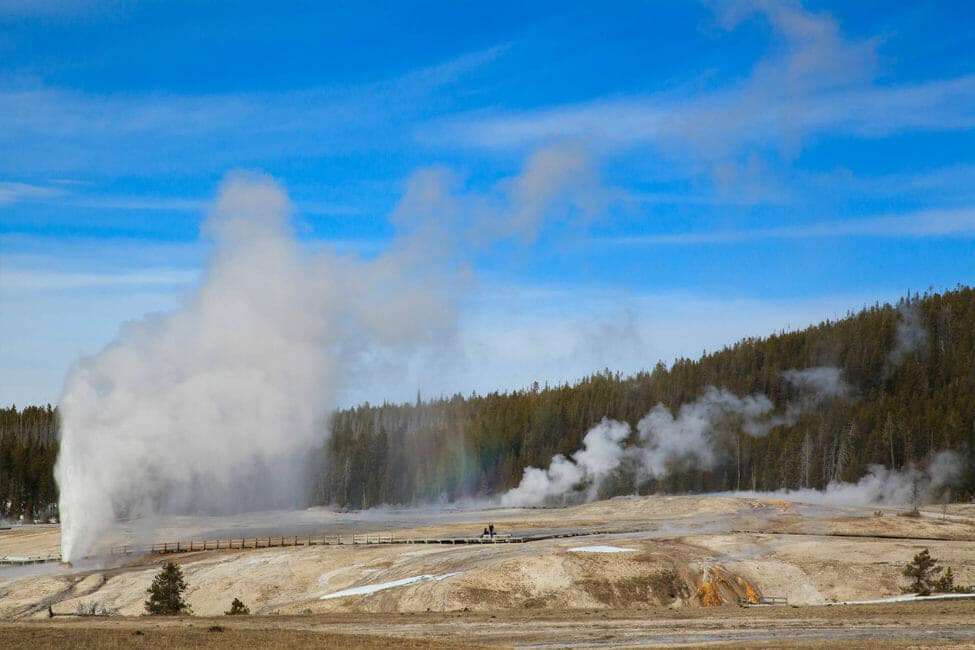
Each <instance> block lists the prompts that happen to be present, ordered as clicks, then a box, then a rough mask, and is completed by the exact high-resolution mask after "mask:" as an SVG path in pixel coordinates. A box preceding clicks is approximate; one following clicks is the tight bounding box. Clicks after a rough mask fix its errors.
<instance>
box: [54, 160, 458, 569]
mask: <svg viewBox="0 0 975 650" xmlns="http://www.w3.org/2000/svg"><path fill="white" fill-rule="evenodd" d="M290 213H291V207H290V204H289V201H288V199H287V196H286V195H285V193H284V191H283V190H282V189H281V188H280V187H279V186H277V185H276V184H275V183H274V182H273V181H272V180H270V179H269V178H267V177H263V176H255V175H247V174H242V173H234V174H231V175H230V176H229V177H228V179H227V180H226V181H225V182H224V184H223V186H222V188H221V191H220V194H219V197H218V200H217V202H216V206H215V208H214V210H213V212H212V214H211V215H210V216H209V217H208V219H207V221H206V222H205V224H204V227H203V231H204V234H205V235H207V236H208V237H209V238H210V239H211V240H212V244H213V254H212V258H211V260H210V263H209V266H208V269H207V273H206V278H205V280H204V282H203V284H202V286H201V287H200V288H199V289H198V290H197V291H196V292H195V293H194V294H192V295H190V296H188V297H187V299H186V301H185V304H184V305H183V307H182V308H181V309H180V310H178V311H176V312H174V313H172V314H167V315H155V316H148V317H145V318H144V319H142V320H139V321H137V322H132V323H129V324H127V325H126V326H124V327H123V329H122V331H121V333H120V334H119V337H118V339H117V340H116V341H115V342H114V343H112V344H111V345H110V346H108V347H107V348H105V349H104V350H103V351H101V352H100V353H99V354H97V355H96V356H94V357H92V358H88V359H85V360H83V361H81V362H80V363H78V364H77V365H76V366H75V367H74V368H73V369H72V371H71V373H70V375H69V377H68V380H67V382H66V385H65V392H64V395H63V397H62V400H61V403H60V408H61V412H62V416H63V428H62V441H61V451H60V456H59V458H58V462H57V466H56V469H55V474H56V477H57V481H58V484H59V486H60V492H61V503H60V513H61V520H62V556H63V558H64V559H65V560H66V561H72V560H76V559H79V558H81V557H84V556H85V555H86V554H88V553H89V552H90V551H92V550H93V549H94V547H95V546H96V545H97V544H98V543H99V542H100V538H101V536H102V534H103V533H104V531H106V530H107V529H108V528H109V527H110V526H111V525H112V523H113V522H114V521H115V520H116V519H117V518H118V517H119V516H127V517H141V518H144V519H146V520H147V521H148V520H151V518H152V515H154V514H156V513H162V512H177V513H196V512H205V513H207V514H220V513H228V512H234V511H241V510H245V509H254V508H265V507H285V506H299V505H303V504H304V503H305V501H306V500H307V497H308V495H307V494H306V482H305V480H304V471H303V469H304V458H305V457H306V453H307V451H308V450H309V449H310V448H311V447H313V446H314V445H316V444H320V442H321V437H322V434H323V430H324V417H325V415H326V414H327V413H328V412H329V410H330V409H331V408H332V407H334V400H335V396H336V393H337V386H336V382H337V376H338V373H339V372H341V373H342V378H343V380H348V379H349V377H348V376H347V372H348V368H349V367H350V366H352V365H354V364H353V358H355V357H357V356H358V357H362V356H364V355H366V354H367V351H368V355H369V358H370V359H374V358H376V357H381V356H382V354H383V352H384V351H388V350H390V349H391V348H395V347H396V346H399V345H405V344H408V343H415V342H416V341H417V340H421V339H423V338H424V337H430V336H432V335H431V328H434V329H435V328H436V327H437V324H438V323H440V324H444V323H448V322H449V320H450V306H449V304H448V302H445V301H444V300H443V299H442V298H441V293H440V292H438V291H436V290H431V289H429V288H425V287H429V285H428V284H427V285H425V284H421V283H410V282H408V281H406V280H404V279H403V278H409V277H411V276H412V275H415V273H413V272H412V270H411V269H410V268H408V267H409V265H410V264H414V263H415V260H417V259H420V257H421V256H418V255H414V254H412V251H410V247H409V246H400V247H399V248H398V249H397V250H398V251H399V253H392V254H390V255H388V256H384V257H382V258H379V259H377V260H374V261H368V262H364V261H358V260H353V259H348V258H342V257H338V256H336V255H332V254H329V253H327V252H318V253H316V254H314V255H311V254H308V253H306V252H304V251H303V250H302V249H301V248H300V247H299V245H298V243H297V241H296V240H295V238H294V236H293V233H292V230H291V226H290ZM391 321H395V327H390V322H391ZM360 365H368V360H364V362H363V364H360Z"/></svg>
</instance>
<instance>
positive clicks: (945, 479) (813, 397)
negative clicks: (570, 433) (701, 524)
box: [501, 367, 961, 506]
mask: <svg viewBox="0 0 975 650" xmlns="http://www.w3.org/2000/svg"><path fill="white" fill-rule="evenodd" d="M782 376H783V379H785V381H786V382H787V383H789V384H791V385H792V386H793V387H795V388H796V389H798V395H797V397H796V399H794V400H792V401H790V402H789V403H788V404H787V405H786V407H785V410H784V414H779V413H776V412H775V408H774V405H773V404H772V402H771V400H769V399H768V398H767V397H766V396H765V395H749V396H746V397H739V396H738V395H735V394H734V393H732V392H730V391H728V390H725V389H719V388H715V387H714V386H708V387H707V388H706V389H705V390H704V394H703V395H702V396H701V398H700V399H698V400H697V401H695V402H690V403H686V404H683V405H681V407H680V409H679V410H678V411H677V412H676V413H672V412H671V411H670V410H669V409H668V408H667V407H666V406H664V405H663V404H657V405H656V406H655V407H654V408H653V409H651V411H650V412H649V413H648V414H647V415H645V416H644V417H643V418H642V419H641V420H640V421H639V422H638V423H637V427H636V434H637V435H636V442H635V443H634V444H627V443H626V441H627V440H628V439H629V438H630V434H631V430H630V427H629V425H628V424H626V423H623V422H617V421H615V420H607V419H604V420H603V421H602V422H600V423H599V424H598V425H596V426H595V427H593V428H592V429H591V430H590V431H589V432H588V433H587V434H586V436H585V437H584V438H583V449H582V450H581V451H578V452H576V453H575V454H573V455H572V457H571V458H566V457H565V456H563V455H561V454H559V455H556V456H555V457H554V458H553V459H552V461H551V463H550V465H549V467H548V469H545V470H542V469H538V468H536V467H528V468H526V469H525V472H524V475H523V476H522V480H521V483H519V485H518V486H517V487H515V488H514V489H512V490H509V491H508V492H506V493H505V494H503V495H502V496H501V504H502V505H505V506H534V505H541V504H546V503H552V502H555V501H562V502H571V501H590V500H592V499H594V498H595V497H596V495H597V494H598V492H599V488H600V485H601V484H602V483H603V481H605V480H606V479H607V478H608V477H610V476H611V475H613V474H614V473H615V472H617V470H619V469H620V468H621V467H624V466H625V467H627V468H628V469H630V470H632V471H633V472H634V474H635V476H636V477H637V479H638V480H646V479H652V478H656V479H660V478H663V477H665V476H667V475H668V474H670V473H671V472H674V471H676V470H679V469H698V470H707V469H710V468H712V467H714V465H715V464H716V463H717V462H718V460H719V458H720V454H721V453H722V452H721V447H720V444H721V441H722V440H724V441H728V440H729V439H731V438H732V437H733V436H735V435H737V434H739V433H744V434H747V435H749V436H764V435H766V434H767V433H768V432H769V431H770V430H771V429H772V428H773V427H776V426H791V425H793V424H795V423H796V421H797V420H798V418H799V417H800V416H801V415H802V414H803V413H806V412H809V411H810V410H812V409H814V408H816V407H817V406H818V405H820V404H821V403H823V402H824V401H826V400H829V399H842V398H846V397H848V396H849V394H850V388H849V386H848V385H847V384H846V382H845V381H844V380H843V377H842V373H841V371H840V370H839V369H838V368H832V367H815V368H806V369H803V370H787V371H785V372H784V373H782ZM960 469H961V460H960V458H959V456H958V455H957V454H956V453H954V452H951V451H943V452H939V453H938V454H935V455H934V456H932V458H931V459H930V460H929V462H928V463H927V465H926V467H925V469H924V470H921V469H919V468H916V467H909V468H906V469H904V470H902V471H890V470H887V469H886V468H884V467H882V466H872V467H871V468H870V471H869V473H868V474H867V476H865V477H864V478H863V479H861V480H860V481H859V482H858V483H857V484H855V485H854V484H848V483H841V482H833V483H831V484H830V485H829V486H828V488H827V489H826V490H825V492H819V491H816V490H801V491H799V492H790V493H784V492H779V493H776V494H779V495H782V494H797V495H801V496H803V497H808V498H804V500H809V501H812V502H830V503H847V504H851V505H859V504H868V503H887V504H907V503H910V502H911V499H919V500H922V501H924V500H930V499H931V498H934V497H936V496H937V493H938V491H939V490H942V489H943V488H944V486H946V485H947V484H949V483H950V482H951V481H952V480H954V478H955V477H957V476H958V473H959V471H960Z"/></svg>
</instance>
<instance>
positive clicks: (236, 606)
mask: <svg viewBox="0 0 975 650" xmlns="http://www.w3.org/2000/svg"><path fill="white" fill-rule="evenodd" d="M250 613H251V610H250V607H248V606H247V605H245V604H244V601H242V600H241V599H240V598H234V602H232V603H230V609H228V610H227V611H225V612H224V614H226V615H227V616H241V615H244V614H250Z"/></svg>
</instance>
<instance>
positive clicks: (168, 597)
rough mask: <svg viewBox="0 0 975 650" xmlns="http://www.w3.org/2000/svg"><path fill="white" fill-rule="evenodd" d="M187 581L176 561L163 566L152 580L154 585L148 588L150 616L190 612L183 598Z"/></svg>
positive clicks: (148, 611)
mask: <svg viewBox="0 0 975 650" xmlns="http://www.w3.org/2000/svg"><path fill="white" fill-rule="evenodd" d="M184 591H186V582H185V581H184V580H183V571H182V570H181V569H180V568H179V566H177V565H176V564H175V563H174V562H169V563H168V564H166V566H164V567H163V569H162V571H160V572H159V573H158V574H157V575H156V577H155V578H154V579H153V581H152V586H151V587H149V588H148V589H146V593H148V594H149V600H147V601H146V614H149V615H150V616H176V615H178V614H190V613H191V612H190V607H189V605H187V604H186V602H185V601H184V600H183V592H184Z"/></svg>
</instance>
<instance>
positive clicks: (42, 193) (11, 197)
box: [0, 182, 61, 205]
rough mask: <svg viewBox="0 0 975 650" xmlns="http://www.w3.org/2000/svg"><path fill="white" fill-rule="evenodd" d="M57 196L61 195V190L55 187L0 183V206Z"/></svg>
mask: <svg viewBox="0 0 975 650" xmlns="http://www.w3.org/2000/svg"><path fill="white" fill-rule="evenodd" d="M59 194H61V189H60V188H57V187H47V186H44V185H30V184H27V183H9V182H0V205H10V204H11V203H18V202H20V201H24V200H30V199H39V198H49V197H52V196H57V195H59Z"/></svg>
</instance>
